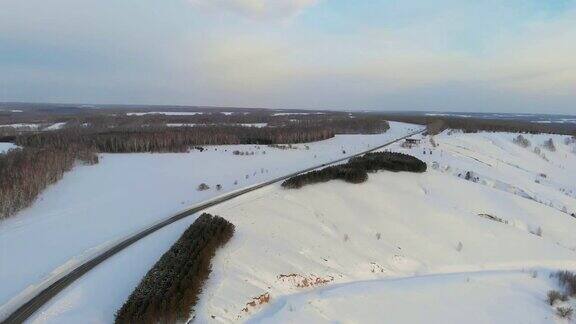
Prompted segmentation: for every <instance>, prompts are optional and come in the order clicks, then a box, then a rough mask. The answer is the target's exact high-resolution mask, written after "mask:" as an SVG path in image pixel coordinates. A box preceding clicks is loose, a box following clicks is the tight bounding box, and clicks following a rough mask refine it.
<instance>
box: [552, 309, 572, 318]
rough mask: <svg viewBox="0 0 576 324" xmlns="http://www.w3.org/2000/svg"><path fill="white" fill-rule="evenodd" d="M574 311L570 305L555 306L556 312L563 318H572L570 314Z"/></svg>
mask: <svg viewBox="0 0 576 324" xmlns="http://www.w3.org/2000/svg"><path fill="white" fill-rule="evenodd" d="M573 313H574V309H572V307H557V308H556V314H557V315H558V316H560V318H565V319H568V320H569V319H572V314H573Z"/></svg>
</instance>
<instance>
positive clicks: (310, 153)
mask: <svg viewBox="0 0 576 324" xmlns="http://www.w3.org/2000/svg"><path fill="white" fill-rule="evenodd" d="M417 128H418V127H416V126H414V125H407V124H400V123H392V124H391V129H390V130H389V131H388V132H387V133H384V134H379V135H342V136H336V137H335V138H332V139H329V140H326V141H321V142H315V143H309V144H299V145H294V146H293V147H292V148H288V147H286V149H280V148H271V147H267V146H255V145H229V146H216V147H207V150H205V151H204V152H199V151H191V152H190V153H186V154H182V153H174V154H169V153H166V154H102V155H101V161H100V163H99V164H97V165H94V166H83V165H78V166H76V167H75V168H74V170H73V171H71V172H69V173H66V174H65V176H64V178H63V179H62V180H60V181H59V182H58V183H57V184H55V185H53V186H51V187H49V188H48V189H47V190H46V191H45V192H43V193H42V194H41V195H40V197H39V198H38V199H37V201H36V202H35V203H34V204H33V206H32V207H30V208H27V209H25V210H23V211H22V212H20V213H19V214H17V215H16V216H14V217H11V218H9V219H7V220H4V221H3V222H1V223H0V282H1V283H2V288H1V289H0V304H5V303H6V302H8V301H9V300H10V299H12V298H14V297H15V296H17V295H18V294H19V293H20V292H22V291H23V290H24V289H26V288H27V287H28V288H30V287H29V286H30V285H32V284H37V283H39V282H41V281H42V280H44V279H46V278H48V277H50V274H51V272H53V274H57V273H59V272H60V270H61V269H63V268H65V267H70V266H72V265H74V264H75V263H77V262H78V260H82V259H83V258H85V257H86V256H87V255H90V254H91V253H93V252H94V251H96V250H97V249H98V247H102V246H105V245H106V244H109V243H110V242H113V241H115V240H117V239H118V238H121V237H124V236H125V235H127V234H130V233H133V232H134V231H136V230H138V229H140V228H142V227H143V226H145V225H148V224H150V223H152V222H155V221H157V220H159V219H163V218H165V217H167V216H169V215H171V214H174V213H176V212H178V211H180V210H182V209H185V208H186V207H188V206H190V205H193V204H195V203H198V202H201V201H205V200H207V199H210V198H213V197H216V196H218V195H221V194H224V193H226V192H230V191H233V190H237V189H240V188H243V187H246V186H248V185H253V184H256V183H260V182H263V181H266V180H269V179H272V178H275V177H278V176H281V175H284V174H288V173H290V172H294V171H296V170H300V169H303V168H306V167H310V166H313V165H318V164H321V163H324V162H327V161H331V160H334V159H336V158H340V157H341V156H342V155H343V152H342V151H343V150H344V151H346V154H352V153H354V152H360V151H364V150H366V149H368V148H370V147H375V146H378V145H381V144H382V143H384V142H387V141H390V140H391V139H395V138H398V137H401V136H403V135H406V134H408V133H410V130H414V129H417ZM234 151H239V152H240V153H241V154H242V155H235V154H234V153H233V152H234ZM202 182H205V183H207V184H208V185H209V186H211V189H210V190H207V191H202V192H199V191H197V190H196V188H197V187H198V185H199V184H200V183H202ZM216 184H221V185H222V190H221V191H216V190H215V189H214V188H215V186H216ZM190 218H193V217H190ZM189 221H190V222H191V221H193V219H191V220H189ZM186 222H188V220H186ZM180 224H184V225H185V222H181V223H180ZM179 226H180V227H179ZM181 226H182V225H176V226H171V227H170V228H168V229H166V231H164V233H168V234H164V235H168V236H164V237H163V236H162V235H163V234H160V233H159V234H158V235H155V236H153V238H152V240H151V242H152V245H148V246H147V248H146V250H144V251H141V252H140V253H136V255H137V256H138V257H137V260H138V261H133V262H132V263H133V264H132V265H128V266H127V268H126V267H122V268H121V269H122V272H124V271H127V270H125V269H132V270H131V271H127V272H128V273H125V275H128V276H132V280H128V279H126V280H125V281H123V282H121V283H118V284H115V285H114V291H115V292H117V293H118V295H117V296H113V297H110V296H107V297H106V298H105V299H107V300H105V301H103V302H104V303H106V302H113V304H112V305H111V306H109V307H108V306H106V307H108V308H106V307H104V310H105V312H104V311H103V310H102V309H98V307H97V306H96V304H93V305H92V308H93V309H95V310H97V311H98V312H99V313H101V314H103V316H106V317H105V319H106V320H105V321H104V322H108V321H110V319H111V316H112V314H113V312H114V310H115V309H116V308H118V307H119V305H120V304H121V303H122V302H123V299H125V298H126V296H127V295H128V294H129V293H130V291H131V290H132V289H133V288H134V286H135V285H136V284H137V282H138V280H140V278H141V277H142V275H143V274H144V273H145V272H146V271H147V270H148V268H149V266H150V265H151V264H153V262H155V261H156V259H157V258H158V257H159V256H160V255H161V254H162V253H163V252H164V251H165V250H166V249H167V248H168V247H169V246H170V245H171V244H172V243H173V242H174V241H175V240H176V239H177V238H178V237H179V235H180V234H181V233H182V231H183V230H184V228H185V226H184V227H181ZM154 238H155V239H154ZM139 244H140V243H139ZM142 244H143V245H144V246H146V243H142ZM135 250H137V249H136V248H135V249H131V251H135ZM132 256H133V255H130V257H132ZM146 260H148V261H149V262H146ZM58 267H61V268H60V269H58ZM118 269H119V268H114V271H113V272H112V273H111V274H112V275H113V276H114V277H116V278H121V277H122V275H119V274H118V272H120V270H118ZM105 281H106V280H103V281H102V282H105ZM102 287H104V286H102ZM106 294H107V295H109V290H108V289H107V290H106Z"/></svg>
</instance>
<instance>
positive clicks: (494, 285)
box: [31, 132, 576, 323]
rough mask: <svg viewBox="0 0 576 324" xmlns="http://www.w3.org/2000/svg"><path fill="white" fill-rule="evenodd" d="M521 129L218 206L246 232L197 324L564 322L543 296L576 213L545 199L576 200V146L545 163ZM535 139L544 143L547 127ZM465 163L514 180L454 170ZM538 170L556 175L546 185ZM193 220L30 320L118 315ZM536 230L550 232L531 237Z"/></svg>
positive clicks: (567, 245) (567, 258)
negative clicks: (522, 143)
mask: <svg viewBox="0 0 576 324" xmlns="http://www.w3.org/2000/svg"><path fill="white" fill-rule="evenodd" d="M526 136H528V135H526ZM513 137H514V135H512V134H500V133H496V134H492V133H479V134H461V133H453V134H451V135H449V134H448V132H447V133H443V134H441V135H439V136H436V137H435V139H434V140H435V142H436V144H437V147H432V144H431V143H430V141H429V138H424V141H423V142H422V144H421V145H420V146H418V147H414V148H412V149H407V148H402V147H400V146H399V145H398V146H397V147H395V148H394V150H396V151H405V152H409V153H411V154H414V155H419V156H420V157H421V158H423V159H425V160H426V161H427V162H428V163H429V164H430V165H432V164H433V162H438V164H439V167H438V169H434V168H429V171H428V172H426V173H424V174H411V173H390V172H379V173H376V174H370V175H369V180H368V181H367V182H366V183H363V184H359V185H353V184H347V183H344V182H340V181H332V182H328V183H323V184H318V185H312V186H307V187H304V188H302V189H300V190H284V189H282V188H281V187H280V186H279V185H277V186H272V187H267V188H265V189H262V190H258V191H256V192H252V193H249V194H247V195H244V196H242V197H239V198H237V199H234V200H232V201H229V202H226V203H224V204H222V205H219V206H215V207H213V208H210V209H209V210H208V212H210V213H213V214H217V215H221V216H223V217H225V218H227V219H228V220H229V221H231V222H232V223H234V224H235V225H236V233H235V235H234V237H233V238H232V240H231V241H230V242H229V243H228V244H227V245H226V246H225V247H224V248H222V249H221V250H219V252H218V253H217V255H216V257H215V259H214V262H213V272H212V274H211V276H210V279H209V281H208V283H207V286H206V287H205V289H204V292H203V294H202V296H201V298H200V302H199V304H198V306H197V310H196V312H195V314H196V317H195V318H194V322H196V323H212V322H223V323H231V322H243V321H248V322H251V323H260V322H263V323H278V322H290V323H303V322H313V323H317V322H318V323H323V322H327V323H333V322H335V321H341V322H362V323H380V322H382V321H383V320H385V321H388V322H393V323H414V322H433V323H435V322H441V323H462V322H473V323H493V322H502V323H509V322H522V323H524V322H532V323H542V322H547V323H548V322H551V321H556V320H557V318H556V317H555V315H553V309H552V308H551V307H549V306H548V305H546V303H545V301H544V299H545V294H546V292H547V291H548V290H549V289H553V288H555V287H554V283H553V282H552V281H551V280H550V279H549V278H548V272H549V271H551V270H552V269H576V253H575V249H576V236H574V235H573V233H574V232H575V231H576V219H574V218H572V217H571V216H569V215H568V214H567V213H565V212H563V211H562V210H559V209H558V208H556V207H554V206H553V207H550V206H549V205H548V204H547V203H542V202H539V201H538V200H543V201H544V200H545V199H551V200H553V201H557V202H562V203H563V204H565V205H566V206H567V208H569V209H571V210H574V208H576V203H575V202H576V200H574V198H570V197H569V196H567V195H566V194H565V193H564V192H563V191H562V189H565V190H568V191H570V190H574V189H576V188H574V187H573V186H574V182H571V181H572V180H571V179H572V177H573V175H574V174H575V171H576V170H574V169H575V168H576V163H574V160H573V159H574V156H573V155H571V154H572V153H570V152H571V150H572V146H571V145H573V144H571V145H565V144H563V139H564V138H563V137H558V138H556V137H555V142H557V151H556V152H548V153H546V155H547V159H548V161H546V160H544V159H542V158H541V157H540V156H539V155H536V154H534V153H532V148H529V149H524V148H520V147H518V146H517V145H516V144H514V143H512V138H513ZM528 137H529V138H530V140H531V141H532V143H535V145H540V144H541V143H543V142H544V141H545V140H547V139H548V138H549V137H550V136H547V135H534V136H528ZM533 145H534V144H533ZM460 146H464V147H466V148H467V149H469V151H467V150H463V149H462V148H461V147H460ZM425 148H426V151H427V153H426V154H425V155H424V154H423V152H424V149H425ZM430 150H432V154H429V152H430ZM496 161H497V162H498V163H496ZM487 164H489V165H490V167H488V166H487ZM446 166H450V168H446ZM467 170H472V171H474V172H475V173H476V174H478V177H479V178H482V179H485V178H486V179H488V178H490V179H499V180H500V181H501V183H504V184H507V185H508V186H505V185H498V186H493V185H492V182H489V181H486V183H483V182H482V181H480V180H479V181H478V182H474V181H468V180H465V179H464V178H463V177H458V174H459V173H462V172H464V171H467ZM541 172H546V173H547V178H546V179H547V181H546V182H541V183H540V184H537V183H535V182H534V179H536V178H538V177H539V175H538V174H539V173H541ZM511 187H514V188H518V189H520V190H521V191H522V192H531V193H532V194H533V195H534V197H537V199H528V198H526V197H525V196H523V195H521V194H519V192H520V191H515V190H509V189H510V188H511ZM486 215H491V216H492V217H493V218H492V219H489V217H488V216H486ZM494 219H500V220H501V221H497V220H494ZM192 221H193V220H192V219H187V220H184V221H182V222H178V223H176V224H174V225H173V226H170V227H168V228H165V229H163V230H162V231H161V232H159V233H157V234H155V235H154V236H151V237H148V238H147V239H145V240H143V241H141V242H139V243H138V244H137V245H136V246H134V247H133V248H131V249H129V250H127V251H125V252H123V253H121V254H119V255H118V256H116V257H114V258H113V259H111V260H109V261H108V262H106V263H105V264H103V265H102V266H100V267H98V268H97V269H95V270H94V271H93V272H91V273H89V274H88V275H87V276H86V277H84V278H83V279H82V280H80V281H79V282H77V283H75V284H74V285H72V286H71V287H70V288H68V289H66V290H65V291H64V292H63V293H61V294H60V296H58V298H56V299H55V300H53V301H52V302H51V303H50V304H48V305H47V306H46V307H44V308H43V309H42V310H41V311H40V312H39V313H38V314H36V315H35V317H34V318H33V319H32V320H31V322H33V323H74V322H78V321H88V322H93V323H107V322H110V321H111V320H112V318H113V313H114V311H115V310H116V309H118V308H119V307H120V305H121V303H122V302H123V301H124V300H125V298H126V297H127V296H128V294H129V293H130V291H131V288H133V287H135V286H136V285H137V284H138V282H139V280H140V278H141V277H142V276H143V275H144V274H145V273H146V271H147V270H148V269H149V267H151V266H152V264H154V262H155V261H156V260H157V259H158V257H159V256H160V255H161V254H162V253H163V251H165V250H166V249H168V247H169V246H170V245H171V244H172V243H173V242H174V241H175V240H176V238H177V237H178V235H179V234H180V233H181V232H182V231H183V230H184V229H185V228H186V227H187V226H188V225H189V224H190V223H191V222H192ZM538 227H540V228H541V229H542V231H541V236H538V235H536V234H533V233H531V231H534V229H536V228H538ZM534 232H535V231H534ZM128 252H129V253H128ZM110 287H114V293H112V294H111V293H110ZM260 296H264V298H261V299H260V300H265V299H266V298H265V297H266V296H270V305H267V304H263V305H258V302H255V303H254V304H255V306H251V305H250V303H251V302H253V301H255V299H254V298H257V297H260Z"/></svg>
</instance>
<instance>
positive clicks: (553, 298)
mask: <svg viewBox="0 0 576 324" xmlns="http://www.w3.org/2000/svg"><path fill="white" fill-rule="evenodd" d="M567 300H568V296H566V295H564V294H562V293H560V292H559V291H557V290H550V291H549V292H548V299H547V301H548V304H549V305H550V306H554V303H556V302H557V301H567Z"/></svg>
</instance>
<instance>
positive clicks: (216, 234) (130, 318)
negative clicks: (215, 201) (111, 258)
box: [116, 214, 234, 323]
mask: <svg viewBox="0 0 576 324" xmlns="http://www.w3.org/2000/svg"><path fill="white" fill-rule="evenodd" d="M233 233H234V225H232V224H231V223H229V222H228V221H226V220H225V219H223V218H221V217H218V216H212V215H209V214H202V215H201V216H200V217H198V219H197V220H196V221H195V222H194V223H193V224H192V225H190V227H189V228H188V229H187V230H186V231H185V232H184V234H182V236H181V237H180V239H179V240H178V241H177V242H176V243H175V244H174V245H173V246H172V247H171V248H170V250H168V251H167V252H166V253H164V255H163V256H162V257H161V258H160V260H158V262H156V264H155V265H154V266H153V267H152V269H150V271H148V273H147V274H146V276H145V277H144V278H143V279H142V281H141V282H140V284H139V285H138V287H136V289H135V290H134V291H133V292H132V294H131V295H130V297H128V300H127V301H126V302H125V303H124V305H123V306H122V308H121V309H120V310H119V311H118V312H117V313H116V323H174V322H179V321H181V322H185V321H186V320H187V319H188V318H189V316H190V313H191V312H192V308H193V307H194V305H195V304H196V302H197V300H198V295H199V293H200V292H201V289H202V285H203V284H204V282H205V281H206V279H208V275H209V274H210V262H211V260H212V258H213V257H214V254H215V252H216V250H217V249H218V248H219V247H220V246H222V245H224V244H225V243H226V242H227V241H228V240H229V239H230V238H231V237H232V235H233Z"/></svg>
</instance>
